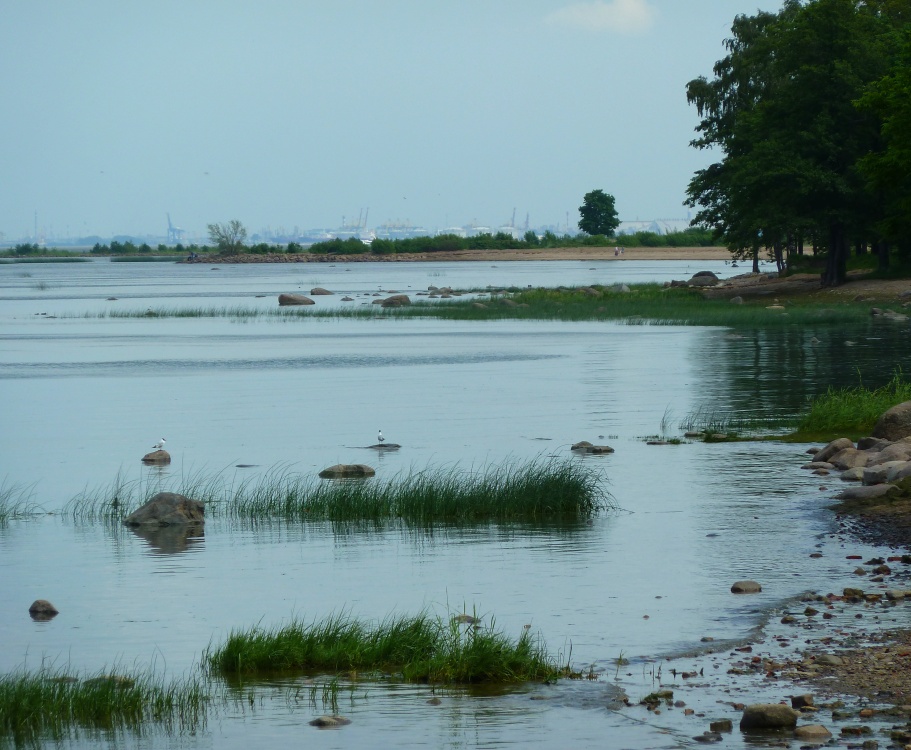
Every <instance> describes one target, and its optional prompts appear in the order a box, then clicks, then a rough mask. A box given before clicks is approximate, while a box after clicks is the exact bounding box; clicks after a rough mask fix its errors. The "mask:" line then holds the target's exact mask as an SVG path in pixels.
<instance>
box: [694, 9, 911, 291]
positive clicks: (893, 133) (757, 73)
mask: <svg viewBox="0 0 911 750" xmlns="http://www.w3.org/2000/svg"><path fill="white" fill-rule="evenodd" d="M909 13H911V10H909V3H908V0H803V1H801V0H785V2H784V5H783V7H782V9H781V11H780V12H778V13H764V12H760V13H758V14H756V15H755V16H737V18H736V19H735V20H734V24H733V26H732V29H731V32H732V36H731V38H730V39H728V40H726V42H725V47H726V49H727V52H728V55H727V56H726V57H725V58H724V59H723V60H720V61H718V62H717V63H716V64H715V66H714V68H713V73H714V78H713V79H712V80H708V79H706V78H705V77H700V78H696V79H694V80H692V81H690V82H689V84H687V99H688V101H689V102H690V103H691V104H694V105H695V106H696V109H697V111H698V114H699V116H700V118H701V120H700V122H699V124H698V126H697V127H696V133H697V137H696V138H695V139H694V140H693V141H692V144H691V145H692V146H694V147H696V148H699V149H716V150H717V151H719V152H720V154H721V157H722V158H721V160H720V161H718V162H716V163H714V164H711V165H709V166H708V167H706V168H705V169H702V170H699V171H698V172H696V174H695V175H694V176H693V178H692V179H691V180H690V183H689V186H688V188H687V200H686V204H687V205H689V206H692V207H694V208H696V209H697V213H696V217H695V219H694V221H693V224H695V225H701V226H706V227H709V228H712V229H713V230H714V231H715V232H716V234H717V235H718V236H719V237H723V238H724V240H725V242H726V243H727V245H728V247H729V248H730V249H731V250H732V252H734V253H735V255H738V256H740V257H743V256H752V257H753V259H754V267H755V266H756V263H757V260H758V252H759V250H760V249H761V248H770V249H773V250H775V252H776V257H777V258H778V259H779V262H780V261H781V255H782V251H783V250H790V249H793V248H796V247H799V246H802V243H803V241H804V240H805V239H809V240H811V241H812V242H813V243H814V246H820V247H823V248H825V251H826V269H825V272H824V273H823V278H822V281H823V284H827V285H831V284H838V283H841V282H842V281H844V279H845V275H846V259H847V255H848V251H849V247H850V245H852V244H854V245H857V246H859V247H860V246H863V247H866V246H867V244H868V243H869V244H871V245H873V246H875V247H883V246H884V247H886V249H888V243H896V244H899V245H900V244H901V243H902V242H905V241H906V239H907V237H908V234H907V231H906V229H905V230H903V229H902V227H905V228H907V226H908V221H909V219H911V205H909V200H908V195H909V187H908V179H909V174H911V173H909V160H908V155H909V153H911V152H909V149H908V138H909V136H908V135H907V134H908V132H909V127H908V118H909V115H911V105H909V103H908V102H909V97H911V77H909V75H908V67H907V64H908V63H907V55H908V42H907V38H908V31H907V24H908V20H909V19H908V16H909ZM903 40H904V47H903V46H902V41H903ZM903 49H904V52H902V50H903ZM903 58H904V62H903ZM903 190H904V196H905V197H904V198H902V197H901V193H902V191H903ZM880 257H881V258H888V253H887V252H886V253H883V254H881V256H880Z"/></svg>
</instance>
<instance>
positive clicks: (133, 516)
mask: <svg viewBox="0 0 911 750" xmlns="http://www.w3.org/2000/svg"><path fill="white" fill-rule="evenodd" d="M205 520H206V519H205V506H204V505H203V504H202V503H201V502H199V501H198V500H191V499H190V498H188V497H184V496H183V495H178V494H177V493H176V492H159V493H158V494H157V495H155V497H153V498H152V499H151V500H149V502H147V503H146V504H145V505H143V506H142V507H141V508H138V509H137V510H134V511H133V512H132V513H130V515H128V516H127V517H126V518H124V519H123V523H124V525H125V526H178V525H182V524H203V523H205Z"/></svg>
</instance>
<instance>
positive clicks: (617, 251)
mask: <svg viewBox="0 0 911 750" xmlns="http://www.w3.org/2000/svg"><path fill="white" fill-rule="evenodd" d="M614 255H615V256H616V255H620V248H619V247H615V248H614Z"/></svg>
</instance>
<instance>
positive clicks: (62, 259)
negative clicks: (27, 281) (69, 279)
mask: <svg viewBox="0 0 911 750" xmlns="http://www.w3.org/2000/svg"><path fill="white" fill-rule="evenodd" d="M88 262H89V258H86V257H84V256H79V257H74V256H71V255H59V256H56V255H53V256H47V257H45V256H42V257H39V258H9V257H8V258H0V263H88Z"/></svg>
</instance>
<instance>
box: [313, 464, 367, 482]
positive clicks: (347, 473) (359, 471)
mask: <svg viewBox="0 0 911 750" xmlns="http://www.w3.org/2000/svg"><path fill="white" fill-rule="evenodd" d="M319 476H320V479H357V478H362V477H372V476H376V470H375V469H373V468H372V467H370V466H367V464H336V465H335V466H330V467H329V468H328V469H323V470H322V471H321V472H320V473H319Z"/></svg>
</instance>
